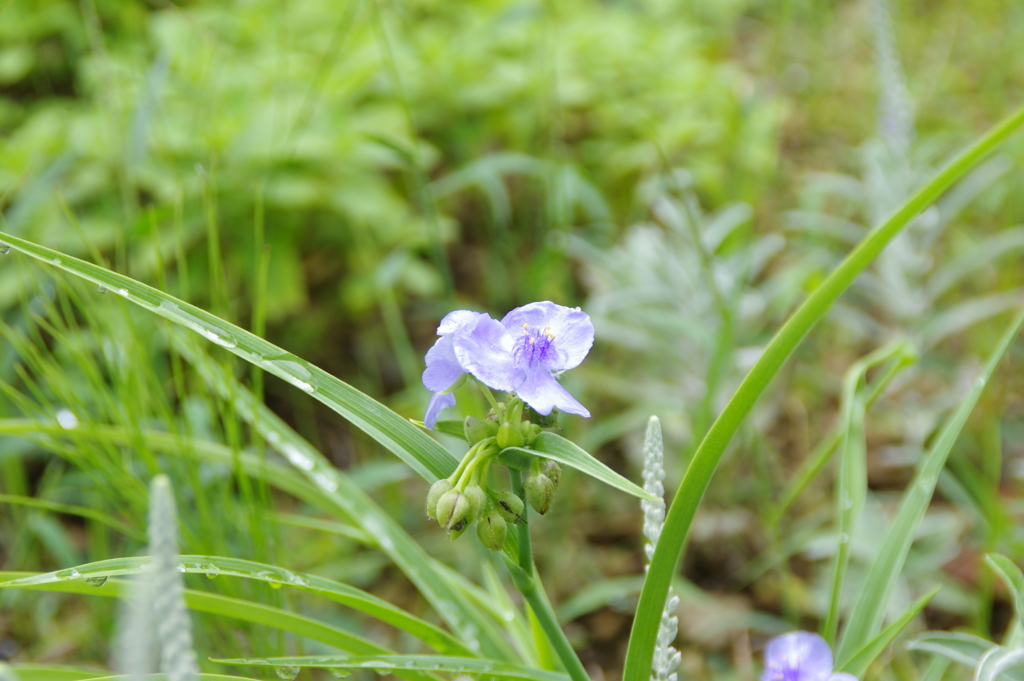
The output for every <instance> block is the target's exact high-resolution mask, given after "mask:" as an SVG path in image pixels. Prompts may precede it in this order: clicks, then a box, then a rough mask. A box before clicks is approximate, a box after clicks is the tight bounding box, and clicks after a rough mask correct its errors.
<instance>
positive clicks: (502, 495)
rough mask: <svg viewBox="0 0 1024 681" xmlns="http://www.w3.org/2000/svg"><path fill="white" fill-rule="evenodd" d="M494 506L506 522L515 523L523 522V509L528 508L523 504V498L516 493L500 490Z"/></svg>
mask: <svg viewBox="0 0 1024 681" xmlns="http://www.w3.org/2000/svg"><path fill="white" fill-rule="evenodd" d="M494 506H495V510H496V511H497V512H498V515H500V516H501V517H502V518H504V519H505V522H508V523H512V524H514V525H518V524H519V523H521V522H523V511H525V510H526V506H524V505H523V500H522V499H520V498H519V497H517V496H516V495H515V494H512V493H511V492H499V493H498V495H497V500H496V502H495V504H494Z"/></svg>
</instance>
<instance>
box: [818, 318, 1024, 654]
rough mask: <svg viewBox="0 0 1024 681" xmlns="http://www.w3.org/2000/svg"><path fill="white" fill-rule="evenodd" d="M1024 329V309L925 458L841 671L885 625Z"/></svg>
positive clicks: (868, 581) (853, 623) (850, 625)
mask: <svg viewBox="0 0 1024 681" xmlns="http://www.w3.org/2000/svg"><path fill="white" fill-rule="evenodd" d="M1022 326H1024V307H1022V308H1021V309H1020V311H1019V312H1018V313H1017V315H1016V316H1015V317H1014V319H1013V321H1012V322H1011V323H1010V325H1009V326H1008V327H1007V328H1006V331H1004V332H1003V334H1002V336H1001V338H1000V340H999V342H998V343H997V344H996V346H995V348H994V349H993V350H992V352H991V353H990V354H989V357H988V360H987V361H986V363H985V368H984V369H982V370H981V372H980V373H979V374H978V377H977V378H975V379H974V383H973V385H972V386H971V388H970V390H969V391H968V392H967V394H966V395H965V396H964V398H963V399H962V400H961V402H960V404H959V406H958V407H957V408H956V411H954V412H953V414H952V415H950V416H949V417H948V418H947V419H946V421H945V423H944V424H943V426H942V428H941V429H940V430H939V433H938V435H936V437H935V439H934V441H933V443H932V445H931V446H930V447H929V449H928V452H927V453H926V454H925V455H924V456H923V457H922V458H921V461H920V463H919V464H918V467H917V471H916V472H915V474H914V479H913V480H912V481H911V482H910V484H909V485H907V488H906V490H905V491H904V493H903V498H902V500H901V502H900V507H899V511H898V512H897V513H896V516H895V517H894V518H893V520H892V523H891V525H890V527H889V530H888V532H887V533H886V536H885V540H884V541H883V543H882V546H881V548H880V549H879V551H878V555H877V556H876V557H875V560H874V562H873V563H872V564H871V567H870V569H869V570H868V573H867V575H866V576H865V578H864V583H863V586H862V588H861V592H860V594H859V596H858V597H857V601H856V603H854V606H853V609H852V610H851V611H850V614H849V617H848V618H847V620H846V625H845V627H844V629H843V635H842V638H841V639H840V641H839V645H837V646H836V650H835V659H836V667H838V668H840V669H842V668H844V667H845V665H846V663H847V662H848V661H849V660H850V659H851V658H852V657H853V656H854V655H855V654H856V651H857V650H858V649H859V648H861V647H862V646H863V645H864V644H865V643H866V642H867V641H868V640H869V639H870V638H871V637H872V636H874V635H875V634H876V633H877V632H878V631H879V630H880V629H881V626H882V622H883V621H884V619H885V604H886V603H888V600H889V597H890V595H891V594H892V592H893V589H894V588H895V586H896V580H897V579H898V578H899V575H900V574H901V573H902V571H903V566H904V564H905V562H906V559H907V554H908V553H909V552H910V546H911V544H912V543H913V540H914V530H915V528H916V527H917V526H918V524H919V523H920V522H921V520H922V518H924V515H925V512H926V511H927V510H928V503H929V502H930V501H931V498H932V495H933V494H934V492H935V485H936V483H937V482H938V479H939V475H940V474H941V473H942V470H943V468H945V466H946V461H947V459H948V457H949V452H950V451H951V450H952V448H953V444H954V443H955V442H956V440H957V438H958V437H959V435H960V431H961V429H963V427H964V424H965V423H966V422H967V419H968V417H969V416H970V415H971V411H972V410H973V409H974V407H975V405H977V403H978V399H979V398H980V397H981V393H982V391H983V390H984V388H985V385H986V384H987V383H988V382H989V381H990V380H991V379H992V376H993V375H994V374H995V371H996V369H997V368H998V366H999V363H1000V361H1001V360H1002V358H1003V356H1004V355H1005V354H1006V351H1007V349H1008V348H1009V347H1010V345H1011V344H1012V343H1013V340H1014V339H1015V338H1016V337H1017V335H1018V334H1019V333H1020V330H1021V327H1022Z"/></svg>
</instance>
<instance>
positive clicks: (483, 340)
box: [452, 314, 518, 390]
mask: <svg viewBox="0 0 1024 681" xmlns="http://www.w3.org/2000/svg"><path fill="white" fill-rule="evenodd" d="M452 340H453V341H454V342H455V356H456V357H457V358H458V360H459V364H461V365H462V368H463V369H465V370H466V371H468V372H469V373H471V374H473V375H474V376H476V377H477V378H478V379H480V381H482V382H483V384H484V385H486V386H487V387H489V388H493V389H494V390H513V389H514V385H515V383H516V382H518V381H517V380H516V373H517V372H516V368H515V364H514V362H513V361H512V336H511V335H509V333H508V331H506V330H505V327H504V326H502V325H501V322H499V321H498V320H496V319H491V317H490V315H486V314H485V315H481V316H480V318H479V319H477V321H476V323H475V324H473V325H472V326H471V327H466V328H465V329H463V330H462V331H460V332H459V333H457V334H454V335H453V336H452Z"/></svg>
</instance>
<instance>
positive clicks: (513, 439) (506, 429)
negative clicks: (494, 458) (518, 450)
mask: <svg viewBox="0 0 1024 681" xmlns="http://www.w3.org/2000/svg"><path fill="white" fill-rule="evenodd" d="M523 441H524V440H523V433H522V431H520V430H519V428H517V427H516V426H514V425H512V424H511V423H509V422H508V421H506V422H505V423H503V424H501V428H498V446H499V447H501V448H502V449H505V448H506V447H522V446H523Z"/></svg>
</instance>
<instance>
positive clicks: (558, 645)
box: [505, 468, 590, 681]
mask: <svg viewBox="0 0 1024 681" xmlns="http://www.w3.org/2000/svg"><path fill="white" fill-rule="evenodd" d="M508 475H509V480H510V481H511V483H512V493H513V494H515V495H516V496H518V497H519V498H520V499H522V500H523V522H521V523H519V524H518V525H516V527H517V528H518V531H519V564H518V565H516V564H515V563H512V561H510V560H508V558H507V557H506V561H505V566H506V567H507V568H508V571H509V574H510V575H511V576H512V583H513V584H515V585H516V588H517V589H519V593H521V594H523V598H524V599H525V600H526V602H527V603H529V605H530V609H531V610H532V611H533V614H534V616H535V617H536V618H537V622H538V623H539V624H540V627H541V629H542V630H543V631H544V634H545V636H547V639H548V642H549V643H550V644H551V647H552V648H554V650H555V653H556V654H557V655H558V657H559V659H560V660H561V661H562V665H563V666H564V667H565V670H566V671H567V672H568V673H569V677H570V678H571V679H572V680H573V681H589V679H590V677H588V676H587V670H585V669H584V668H583V663H582V662H580V658H579V657H577V656H576V651H574V650H573V649H572V644H570V643H569V639H568V638H566V636H565V632H564V631H562V627H561V626H559V624H558V618H557V617H555V613H554V611H553V610H552V609H551V603H549V602H548V599H547V597H546V596H545V595H544V585H543V584H541V582H540V575H538V574H537V571H536V570H535V569H534V566H533V553H532V549H531V540H530V525H529V523H528V522H526V520H527V517H526V516H527V511H528V509H527V507H526V495H525V494H524V493H523V474H522V473H521V472H520V471H517V470H515V469H512V468H510V469H508Z"/></svg>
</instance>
